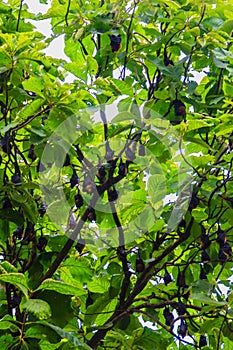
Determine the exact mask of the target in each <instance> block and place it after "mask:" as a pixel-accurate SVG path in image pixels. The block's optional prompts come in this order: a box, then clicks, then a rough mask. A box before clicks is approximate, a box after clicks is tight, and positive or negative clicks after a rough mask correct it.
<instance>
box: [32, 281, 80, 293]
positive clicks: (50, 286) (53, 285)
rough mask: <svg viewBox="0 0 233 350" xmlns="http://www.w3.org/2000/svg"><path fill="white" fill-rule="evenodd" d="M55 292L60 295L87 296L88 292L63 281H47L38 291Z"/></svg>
mask: <svg viewBox="0 0 233 350" xmlns="http://www.w3.org/2000/svg"><path fill="white" fill-rule="evenodd" d="M44 289H46V290H54V291H55V292H58V293H60V294H65V295H77V296H78V295H85V294H86V292H85V291H83V289H81V288H78V287H77V286H76V285H71V284H68V283H65V282H61V281H55V280H53V279H47V280H45V281H44V282H43V283H42V284H41V285H40V287H39V288H38V289H36V290H44Z"/></svg>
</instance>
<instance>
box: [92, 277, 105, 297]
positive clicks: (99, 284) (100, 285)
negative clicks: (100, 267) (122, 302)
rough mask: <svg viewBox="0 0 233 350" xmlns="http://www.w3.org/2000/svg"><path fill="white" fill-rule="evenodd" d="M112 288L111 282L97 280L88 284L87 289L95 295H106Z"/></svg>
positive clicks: (101, 279) (102, 279)
mask: <svg viewBox="0 0 233 350" xmlns="http://www.w3.org/2000/svg"><path fill="white" fill-rule="evenodd" d="M109 287H110V282H109V281H108V279H107V278H104V277H102V278H95V279H93V280H92V281H90V282H88V283H87V288H88V289H89V290H90V292H93V293H101V294H102V293H105V292H107V291H108V289H109Z"/></svg>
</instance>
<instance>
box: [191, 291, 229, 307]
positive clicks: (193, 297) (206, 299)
mask: <svg viewBox="0 0 233 350" xmlns="http://www.w3.org/2000/svg"><path fill="white" fill-rule="evenodd" d="M190 299H191V300H196V301H200V302H202V303H204V304H208V305H213V306H215V307H218V306H220V307H221V306H224V305H226V304H227V303H226V302H224V301H216V300H214V299H211V298H210V297H208V296H207V295H205V294H202V293H193V294H191V295H190Z"/></svg>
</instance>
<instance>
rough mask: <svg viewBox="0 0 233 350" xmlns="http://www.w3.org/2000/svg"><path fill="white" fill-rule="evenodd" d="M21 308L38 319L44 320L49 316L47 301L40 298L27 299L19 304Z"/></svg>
mask: <svg viewBox="0 0 233 350" xmlns="http://www.w3.org/2000/svg"><path fill="white" fill-rule="evenodd" d="M20 308H21V310H22V311H23V310H24V311H26V312H28V313H30V314H33V315H35V316H36V317H37V318H39V319H40V320H46V319H48V318H50V316H51V309H50V306H49V304H48V303H46V302H45V301H44V300H41V299H29V300H27V301H26V302H25V303H23V304H21V305H20Z"/></svg>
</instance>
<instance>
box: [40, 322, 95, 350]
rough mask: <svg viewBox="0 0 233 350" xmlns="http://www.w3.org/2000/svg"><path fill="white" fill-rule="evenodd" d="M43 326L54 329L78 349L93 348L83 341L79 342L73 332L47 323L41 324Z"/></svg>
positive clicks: (87, 349) (88, 349)
mask: <svg viewBox="0 0 233 350" xmlns="http://www.w3.org/2000/svg"><path fill="white" fill-rule="evenodd" d="M40 323H41V324H42V325H45V326H47V327H50V328H51V329H53V330H54V331H55V332H56V333H57V334H58V335H60V337H62V338H63V339H68V341H69V342H70V343H71V344H72V345H74V346H76V347H78V349H84V350H91V348H90V347H89V346H88V345H87V344H85V343H83V342H82V341H81V340H79V339H78V338H77V337H75V335H73V334H72V332H67V331H64V330H63V329H61V328H60V327H56V326H54V325H52V324H50V323H47V322H44V321H43V322H40Z"/></svg>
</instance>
